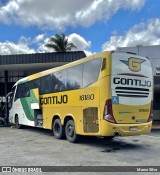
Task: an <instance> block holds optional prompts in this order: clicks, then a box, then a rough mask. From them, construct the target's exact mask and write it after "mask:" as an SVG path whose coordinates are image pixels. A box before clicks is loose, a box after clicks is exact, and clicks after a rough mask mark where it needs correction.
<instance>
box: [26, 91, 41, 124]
mask: <svg viewBox="0 0 160 175" xmlns="http://www.w3.org/2000/svg"><path fill="white" fill-rule="evenodd" d="M28 106H29V105H28ZM29 108H30V114H31V116H33V120H34V125H35V126H39V127H42V125H43V119H42V110H41V108H40V103H39V89H38V88H36V89H31V90H30V107H29Z"/></svg>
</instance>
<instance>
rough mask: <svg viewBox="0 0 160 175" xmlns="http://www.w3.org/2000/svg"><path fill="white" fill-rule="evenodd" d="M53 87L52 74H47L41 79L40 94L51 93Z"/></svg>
mask: <svg viewBox="0 0 160 175" xmlns="http://www.w3.org/2000/svg"><path fill="white" fill-rule="evenodd" d="M51 87H52V76H51V75H47V76H45V77H42V78H41V79H40V89H39V90H40V91H39V93H40V94H48V93H51Z"/></svg>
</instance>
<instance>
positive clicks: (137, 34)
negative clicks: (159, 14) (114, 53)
mask: <svg viewBox="0 0 160 175" xmlns="http://www.w3.org/2000/svg"><path fill="white" fill-rule="evenodd" d="M159 29H160V18H156V19H150V20H148V21H147V22H146V23H140V24H137V25H134V26H133V27H132V28H131V29H130V30H128V31H127V32H126V33H125V34H124V35H113V36H111V37H110V39H109V40H108V41H107V42H106V43H104V44H103V46H102V50H115V49H116V48H117V47H127V46H131V47H132V46H136V45H143V46H148V45H159V44H160V30H159Z"/></svg>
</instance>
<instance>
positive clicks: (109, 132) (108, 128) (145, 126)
mask: <svg viewBox="0 0 160 175" xmlns="http://www.w3.org/2000/svg"><path fill="white" fill-rule="evenodd" d="M101 124H102V127H101V131H100V135H101V136H115V135H120V136H135V135H141V134H149V133H150V132H151V128H152V122H148V123H142V124H113V123H109V122H106V121H103V122H102V123H101ZM131 127H134V128H136V129H137V130H134V131H130V128H131Z"/></svg>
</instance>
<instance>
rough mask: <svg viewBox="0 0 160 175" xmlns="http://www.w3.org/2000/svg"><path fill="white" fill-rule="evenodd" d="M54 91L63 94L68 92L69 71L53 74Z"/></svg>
mask: <svg viewBox="0 0 160 175" xmlns="http://www.w3.org/2000/svg"><path fill="white" fill-rule="evenodd" d="M52 83H53V85H52V88H53V89H52V91H53V92H61V91H65V90H67V70H62V71H59V72H55V73H54V74H52Z"/></svg>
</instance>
